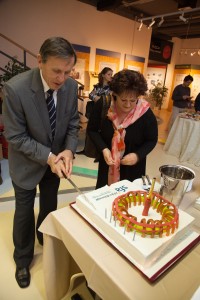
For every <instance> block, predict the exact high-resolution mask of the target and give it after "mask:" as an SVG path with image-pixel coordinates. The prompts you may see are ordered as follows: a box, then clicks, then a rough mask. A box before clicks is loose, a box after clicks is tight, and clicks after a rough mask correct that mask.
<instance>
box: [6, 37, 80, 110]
mask: <svg viewBox="0 0 200 300" xmlns="http://www.w3.org/2000/svg"><path fill="white" fill-rule="evenodd" d="M0 37H2V38H3V39H5V40H6V41H8V42H9V43H11V44H13V45H15V46H16V47H18V48H19V49H21V50H22V51H23V62H20V61H18V60H17V59H16V57H12V56H10V55H9V54H7V53H5V52H3V51H1V50H0V54H2V55H3V56H5V57H7V58H9V59H10V60H14V61H15V62H17V63H18V64H19V65H21V66H23V67H24V69H25V70H28V69H30V68H29V67H28V66H27V54H30V55H31V56H33V57H34V58H37V55H36V54H34V53H33V52H31V51H30V50H28V49H26V48H24V47H23V46H21V45H20V44H18V43H16V42H15V41H13V40H12V39H10V38H8V37H7V36H5V35H4V34H2V33H0ZM0 70H1V71H3V72H4V73H8V71H7V70H6V69H4V68H2V67H0ZM74 80H76V79H74ZM76 82H77V83H78V99H79V100H81V101H84V98H83V97H82V93H83V90H84V84H83V83H81V82H80V81H78V80H76ZM79 113H80V114H81V115H83V114H82V113H81V112H79Z"/></svg>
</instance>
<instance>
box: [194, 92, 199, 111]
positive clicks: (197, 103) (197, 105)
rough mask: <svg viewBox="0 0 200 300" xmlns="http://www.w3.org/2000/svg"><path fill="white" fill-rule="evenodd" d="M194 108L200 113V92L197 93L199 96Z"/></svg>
mask: <svg viewBox="0 0 200 300" xmlns="http://www.w3.org/2000/svg"><path fill="white" fill-rule="evenodd" d="M194 109H195V111H196V112H199V113H200V93H199V94H198V95H197V97H196V99H195V101H194Z"/></svg>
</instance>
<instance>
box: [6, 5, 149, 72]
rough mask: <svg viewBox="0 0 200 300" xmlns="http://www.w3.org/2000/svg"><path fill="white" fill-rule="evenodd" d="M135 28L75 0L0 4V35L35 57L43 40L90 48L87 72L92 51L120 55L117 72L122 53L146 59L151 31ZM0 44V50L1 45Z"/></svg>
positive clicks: (132, 22) (93, 56)
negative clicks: (62, 40)
mask: <svg viewBox="0 0 200 300" xmlns="http://www.w3.org/2000/svg"><path fill="white" fill-rule="evenodd" d="M137 26H138V23H136V22H134V21H132V20H129V19H127V18H124V17H120V16H118V15H115V14H112V13H109V12H100V11H97V10H96V8H95V7H93V6H91V5H88V4H84V3H81V2H78V1H76V0H57V1H55V0H34V1H33V0H29V1H28V0H18V1H13V0H1V1H0V32H1V33H2V34H4V35H5V36H7V37H9V38H10V39H12V40H14V41H16V42H17V43H18V44H20V45H22V46H23V47H25V48H27V49H29V50H30V51H32V52H34V53H35V54H37V53H38V51H39V48H40V45H41V44H42V42H43V41H44V40H45V39H46V38H48V37H50V36H56V35H59V36H63V37H65V38H66V39H68V40H69V41H70V42H71V43H74V44H80V45H84V46H90V47H91V58H90V71H93V70H94V64H95V61H94V60H95V49H96V48H101V49H105V50H110V51H116V52H120V53H121V54H122V55H121V63H120V68H122V67H123V55H124V54H125V53H127V54H132V55H137V56H141V57H146V58H148V52H149V44H150V39H151V31H149V30H147V29H146V28H145V29H144V30H143V31H142V32H138V31H137ZM0 42H1V48H2V47H3V44H4V42H3V41H2V39H1V41H0ZM7 52H8V51H7ZM145 63H146V65H147V60H146V62H145ZM146 65H145V67H146Z"/></svg>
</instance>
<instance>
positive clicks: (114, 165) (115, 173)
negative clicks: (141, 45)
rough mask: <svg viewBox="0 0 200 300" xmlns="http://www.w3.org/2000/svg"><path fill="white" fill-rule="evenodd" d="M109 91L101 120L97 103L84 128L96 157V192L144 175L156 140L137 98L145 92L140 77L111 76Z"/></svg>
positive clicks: (153, 124) (129, 74) (153, 122)
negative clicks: (108, 99)
mask: <svg viewBox="0 0 200 300" xmlns="http://www.w3.org/2000/svg"><path fill="white" fill-rule="evenodd" d="M110 90H111V92H112V94H111V105H110V107H109V109H108V113H107V114H106V115H105V118H104V120H103V121H102V120H101V111H102V107H103V101H102V99H100V100H99V101H97V103H96V104H95V106H94V110H93V112H92V114H91V116H90V119H89V122H88V128H87V130H88V134H89V136H90V138H91V139H92V141H93V142H94V144H95V145H96V147H97V149H98V151H99V154H100V158H99V168H98V178H97V184H96V188H100V187H103V186H105V185H106V184H108V185H110V184H112V183H114V182H117V181H119V180H123V179H128V180H130V181H133V180H134V179H136V178H140V177H141V176H142V175H144V174H146V171H145V170H146V157H147V155H148V154H149V153H150V152H151V151H152V150H153V148H154V147H155V145H156V143H157V139H158V126H157V120H156V117H155V116H154V114H153V112H152V110H151V109H150V107H149V106H150V105H149V103H148V102H147V101H145V100H144V99H143V98H142V97H141V95H144V94H145V92H146V91H147V82H146V80H145V78H144V76H143V75H142V74H141V73H139V72H136V71H133V70H128V69H125V70H122V71H120V72H118V73H116V74H115V75H114V77H113V79H112V81H111V83H110Z"/></svg>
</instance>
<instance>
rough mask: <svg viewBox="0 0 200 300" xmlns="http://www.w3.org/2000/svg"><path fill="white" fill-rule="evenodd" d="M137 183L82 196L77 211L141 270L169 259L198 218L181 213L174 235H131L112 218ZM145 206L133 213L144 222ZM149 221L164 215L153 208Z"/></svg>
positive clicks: (124, 184) (120, 185) (124, 182)
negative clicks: (116, 206)
mask: <svg viewBox="0 0 200 300" xmlns="http://www.w3.org/2000/svg"><path fill="white" fill-rule="evenodd" d="M134 190H135V186H134V183H132V182H130V181H128V180H123V181H120V182H118V183H115V184H113V185H111V186H110V187H108V186H105V187H103V188H100V189H98V190H95V191H92V192H89V193H86V194H85V197H84V195H79V196H78V197H77V199H76V204H75V208H76V210H77V211H78V212H79V213H80V214H81V215H82V216H83V217H84V218H85V219H86V220H87V221H89V222H90V223H91V224H92V225H93V226H94V227H95V228H96V229H97V230H98V231H99V232H100V233H101V234H102V235H103V236H105V237H106V238H107V239H108V240H109V241H110V242H111V243H112V244H113V245H114V246H115V247H116V248H117V249H118V250H120V252H121V253H122V254H123V255H124V256H126V257H127V258H128V259H129V260H130V261H131V262H132V263H134V264H135V265H136V266H138V267H139V268H140V269H144V268H149V267H151V266H152V265H153V264H154V263H156V262H157V261H158V260H159V259H161V258H162V257H163V256H165V255H166V254H167V253H168V252H169V251H171V249H173V247H177V245H178V244H179V243H182V241H183V240H184V239H185V238H186V237H187V236H188V234H189V233H190V230H189V225H191V223H192V222H193V220H194V218H193V217H192V216H190V215H188V214H187V213H185V212H183V211H181V210H180V209H179V211H178V212H179V227H178V229H176V231H175V233H174V234H170V235H169V236H166V235H163V236H162V237H158V236H155V237H154V238H151V237H150V236H146V237H145V238H144V237H141V235H140V234H139V233H137V232H135V231H134V232H127V231H126V230H125V228H124V227H120V226H119V222H118V221H115V220H114V218H113V216H112V203H113V201H114V199H115V198H116V197H118V196H119V195H123V194H125V193H127V192H128V191H134ZM143 208H144V206H143V205H141V206H134V207H131V209H130V213H131V214H133V215H134V216H137V217H138V219H139V220H140V219H141V218H142V210H143ZM145 218H146V219H148V218H151V219H160V214H159V213H157V212H156V211H155V210H153V209H152V208H151V207H150V210H149V215H148V216H147V217H145Z"/></svg>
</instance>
